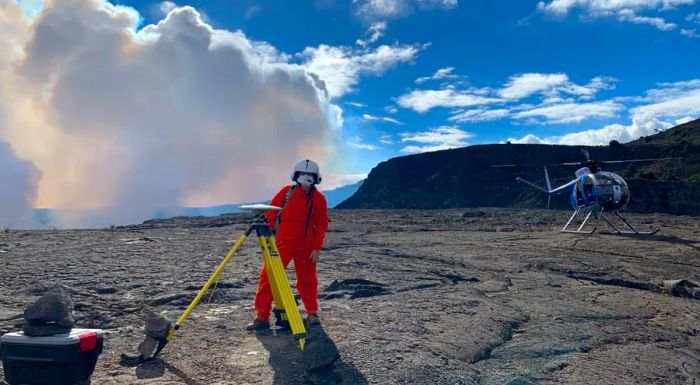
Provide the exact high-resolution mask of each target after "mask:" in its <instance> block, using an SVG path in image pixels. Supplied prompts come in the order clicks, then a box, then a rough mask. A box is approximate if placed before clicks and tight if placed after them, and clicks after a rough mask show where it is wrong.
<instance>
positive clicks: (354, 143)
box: [347, 136, 379, 151]
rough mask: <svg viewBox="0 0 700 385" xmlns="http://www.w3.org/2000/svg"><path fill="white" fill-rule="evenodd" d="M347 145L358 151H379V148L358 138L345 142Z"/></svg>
mask: <svg viewBox="0 0 700 385" xmlns="http://www.w3.org/2000/svg"><path fill="white" fill-rule="evenodd" d="M347 144H348V146H350V147H352V148H356V149H358V150H368V151H375V150H378V149H379V147H377V146H375V145H374V144H368V143H365V142H364V141H363V140H362V138H361V137H359V136H355V137H353V138H352V139H350V140H349V141H348V142H347Z"/></svg>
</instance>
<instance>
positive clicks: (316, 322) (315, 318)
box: [306, 314, 321, 325]
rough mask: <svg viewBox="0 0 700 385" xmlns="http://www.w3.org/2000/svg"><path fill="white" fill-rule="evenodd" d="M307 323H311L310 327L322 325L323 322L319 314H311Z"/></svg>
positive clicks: (307, 318)
mask: <svg viewBox="0 0 700 385" xmlns="http://www.w3.org/2000/svg"><path fill="white" fill-rule="evenodd" d="M306 321H308V322H309V325H320V324H321V320H320V319H319V318H318V314H311V315H309V316H308V317H306Z"/></svg>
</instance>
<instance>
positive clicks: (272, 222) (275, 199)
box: [265, 185, 292, 229]
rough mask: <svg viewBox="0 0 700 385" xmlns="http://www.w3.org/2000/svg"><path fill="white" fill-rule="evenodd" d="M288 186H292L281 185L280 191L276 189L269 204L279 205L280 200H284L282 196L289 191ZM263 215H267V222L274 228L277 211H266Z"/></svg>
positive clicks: (280, 204) (280, 203)
mask: <svg viewBox="0 0 700 385" xmlns="http://www.w3.org/2000/svg"><path fill="white" fill-rule="evenodd" d="M290 188H292V186H291V185H286V186H284V187H282V188H281V189H280V191H278V192H277V194H275V196H274V197H273V198H272V200H271V201H270V206H277V207H281V206H282V201H284V197H285V195H287V191H289V189H290ZM265 216H266V217H267V223H268V224H269V225H270V228H272V229H274V227H275V217H276V216H277V211H268V212H266V213H265Z"/></svg>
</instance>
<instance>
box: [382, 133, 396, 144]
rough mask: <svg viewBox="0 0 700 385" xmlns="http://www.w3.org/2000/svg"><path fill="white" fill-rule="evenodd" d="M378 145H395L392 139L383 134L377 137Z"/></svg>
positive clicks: (388, 135)
mask: <svg viewBox="0 0 700 385" xmlns="http://www.w3.org/2000/svg"><path fill="white" fill-rule="evenodd" d="M379 143H381V144H395V142H394V139H393V138H392V136H391V135H390V134H387V133H384V134H382V136H380V137H379Z"/></svg>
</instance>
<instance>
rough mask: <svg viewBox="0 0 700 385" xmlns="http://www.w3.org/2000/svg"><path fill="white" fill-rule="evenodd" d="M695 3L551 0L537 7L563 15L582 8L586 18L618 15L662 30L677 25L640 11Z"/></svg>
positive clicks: (681, 0)
mask: <svg viewBox="0 0 700 385" xmlns="http://www.w3.org/2000/svg"><path fill="white" fill-rule="evenodd" d="M690 4H695V0H550V1H546V0H545V1H540V2H539V3H538V5H537V9H538V10H540V11H541V12H544V13H546V14H550V15H555V16H559V17H563V16H566V15H568V14H569V13H570V12H572V11H573V10H575V9H580V10H581V11H582V12H583V14H584V17H585V18H590V19H595V18H600V17H612V16H614V17H617V19H618V20H620V21H625V22H630V23H635V24H648V25H652V26H654V27H656V28H658V29H660V30H662V31H669V30H672V29H675V28H676V27H677V25H676V24H674V23H669V22H668V21H666V20H665V19H664V18H662V17H658V16H655V17H649V16H640V15H638V12H639V11H653V12H658V11H665V10H669V9H674V8H676V7H677V6H680V5H690Z"/></svg>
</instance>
